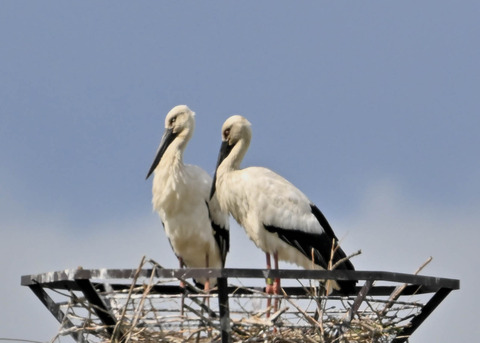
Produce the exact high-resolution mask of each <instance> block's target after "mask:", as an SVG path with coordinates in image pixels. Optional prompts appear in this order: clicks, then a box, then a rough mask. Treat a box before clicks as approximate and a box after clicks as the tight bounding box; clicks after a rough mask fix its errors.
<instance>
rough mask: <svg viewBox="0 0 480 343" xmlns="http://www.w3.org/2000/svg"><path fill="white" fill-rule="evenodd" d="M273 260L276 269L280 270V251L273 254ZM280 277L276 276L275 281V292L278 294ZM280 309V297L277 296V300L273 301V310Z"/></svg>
mask: <svg viewBox="0 0 480 343" xmlns="http://www.w3.org/2000/svg"><path fill="white" fill-rule="evenodd" d="M273 261H274V264H275V270H278V252H275V253H274V254H273ZM280 289H281V288H280V278H279V277H278V278H275V281H274V283H273V294H275V295H278V294H280ZM277 310H278V298H275V301H274V303H273V311H274V312H277Z"/></svg>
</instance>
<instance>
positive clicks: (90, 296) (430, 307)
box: [21, 268, 460, 343]
mask: <svg viewBox="0 0 480 343" xmlns="http://www.w3.org/2000/svg"><path fill="white" fill-rule="evenodd" d="M153 272H154V273H155V277H157V278H177V279H179V280H185V279H189V278H200V277H203V278H206V277H208V278H217V279H218V297H219V314H220V328H221V334H222V342H225V343H226V342H231V327H230V313H229V304H228V299H229V295H230V294H232V292H234V291H235V292H236V294H238V292H239V290H238V289H237V288H236V287H229V286H228V279H229V278H247V279H266V278H282V279H306V280H308V279H313V280H318V279H322V280H359V281H360V280H364V281H365V283H364V285H363V286H362V287H357V288H356V291H355V293H354V294H348V295H349V296H355V300H354V302H353V305H352V307H351V309H350V311H349V318H350V320H351V318H353V316H354V315H355V312H356V311H357V310H358V308H359V306H360V304H361V303H362V302H363V301H364V299H365V297H366V296H367V295H368V296H389V295H393V293H394V292H395V290H396V289H398V288H397V287H396V286H399V285H400V286H402V287H403V289H402V291H401V295H402V296H404V295H413V294H431V295H432V296H431V298H430V299H429V300H428V301H427V302H426V303H425V304H424V306H423V308H422V310H421V311H420V313H419V314H418V315H416V316H414V317H413V318H412V319H411V321H410V325H408V326H406V327H405V328H404V329H403V330H402V331H401V332H400V333H399V334H397V336H396V338H395V339H394V340H393V341H392V342H394V343H402V342H406V341H407V340H408V338H409V337H410V336H411V335H412V334H413V333H414V332H415V331H416V330H417V329H418V327H419V326H420V325H421V324H422V323H423V322H424V321H425V319H426V318H427V317H428V316H429V315H430V314H431V313H432V312H433V311H434V310H435V308H436V307H437V306H438V305H439V304H440V303H441V302H442V301H443V300H444V299H445V297H446V296H447V295H448V294H449V293H450V292H451V291H453V290H457V289H459V288H460V281H459V280H456V279H446V278H438V277H431V276H420V275H413V274H403V273H394V272H383V271H343V270H333V271H325V270H298V269H296V270H290V269H278V270H274V269H271V270H269V269H232V268H226V269H209V268H205V269H157V268H155V269H141V270H137V269H76V270H64V271H57V272H50V273H44V274H37V275H24V276H22V278H21V285H22V286H28V287H29V288H30V289H31V290H32V291H33V292H34V293H35V295H36V296H37V297H38V298H39V299H40V301H41V302H42V303H43V304H44V305H45V306H46V307H47V309H48V310H49V311H50V312H51V313H52V314H53V316H54V317H55V318H56V319H57V320H58V321H59V322H60V323H65V322H66V323H67V326H69V325H70V326H73V324H72V323H71V322H68V318H66V316H65V313H63V312H62V310H61V309H60V306H59V305H58V304H56V303H55V301H54V300H53V299H52V298H51V297H50V296H49V295H48V294H47V293H46V292H45V290H44V288H47V289H55V290H70V291H81V292H82V293H83V294H84V296H85V298H86V299H87V300H88V301H89V302H90V303H91V304H93V305H94V309H95V313H96V315H97V316H98V318H99V319H100V320H101V321H102V322H103V323H104V324H105V325H107V326H109V327H114V326H115V324H116V319H115V316H114V315H113V314H111V313H110V312H109V310H108V308H107V306H106V304H105V303H104V301H103V300H102V298H101V297H100V295H99V294H98V292H99V291H98V290H101V289H102V287H103V282H105V281H107V280H120V279H124V280H125V279H126V280H132V279H134V277H145V278H148V277H150V276H151V275H152V273H153ZM93 280H97V281H99V282H93ZM100 281H101V282H100ZM375 281H389V282H393V283H398V284H397V285H396V286H374V282H375ZM109 284H110V286H111V287H112V288H113V289H126V288H128V287H130V285H128V284H125V283H110V282H109ZM250 289H251V290H252V291H253V290H255V289H257V290H258V287H257V288H255V287H251V288H250ZM283 289H284V291H285V293H286V294H287V295H295V294H305V292H306V291H305V289H304V288H302V287H284V288H283ZM153 291H154V292H156V293H158V294H181V293H183V292H184V291H185V290H184V288H181V287H179V286H173V285H155V286H154V287H153ZM243 292H249V289H248V288H247V289H243ZM332 295H335V293H332ZM397 295H400V294H397ZM109 334H111V335H113V334H114V332H113V329H109ZM117 334H118V335H117ZM115 336H116V337H121V333H116V332H115ZM72 337H73V338H74V339H75V340H76V341H77V342H79V343H88V342H85V340H84V339H83V337H82V336H81V335H78V334H76V333H72Z"/></svg>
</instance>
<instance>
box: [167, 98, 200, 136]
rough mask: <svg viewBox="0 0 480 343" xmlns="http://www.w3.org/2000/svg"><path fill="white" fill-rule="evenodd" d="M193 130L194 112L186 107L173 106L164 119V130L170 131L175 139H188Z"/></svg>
mask: <svg viewBox="0 0 480 343" xmlns="http://www.w3.org/2000/svg"><path fill="white" fill-rule="evenodd" d="M194 129H195V112H193V111H192V110H190V109H189V108H188V106H187V105H178V106H175V107H174V108H172V109H171V110H170V112H168V114H167V116H166V117H165V130H166V131H171V133H172V134H173V135H175V137H177V136H179V137H183V139H184V140H188V139H190V137H191V136H192V134H193V130H194Z"/></svg>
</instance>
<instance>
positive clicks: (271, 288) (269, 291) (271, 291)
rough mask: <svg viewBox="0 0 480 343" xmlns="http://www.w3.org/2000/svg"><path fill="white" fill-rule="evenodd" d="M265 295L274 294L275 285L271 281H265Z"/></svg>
mask: <svg viewBox="0 0 480 343" xmlns="http://www.w3.org/2000/svg"><path fill="white" fill-rule="evenodd" d="M265 293H267V294H276V293H275V284H274V283H273V282H272V279H267V284H266V285H265Z"/></svg>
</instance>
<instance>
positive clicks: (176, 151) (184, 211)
mask: <svg viewBox="0 0 480 343" xmlns="http://www.w3.org/2000/svg"><path fill="white" fill-rule="evenodd" d="M194 116H195V113H194V112H192V111H191V110H190V109H189V108H188V107H187V106H185V105H179V106H175V107H174V108H173V109H172V110H170V112H168V114H167V116H166V118H165V132H164V134H163V137H162V140H161V142H160V146H159V147H158V150H157V154H156V156H155V159H154V161H153V164H152V166H151V167H150V170H149V171H148V174H147V179H148V177H149V176H150V175H151V174H152V173H153V172H154V173H155V175H154V177H153V187H152V193H153V198H152V204H153V208H154V209H155V210H156V211H157V212H158V214H159V215H160V218H161V220H162V224H163V226H164V228H165V233H166V235H167V237H168V240H169V242H170V245H171V246H172V249H173V251H174V253H175V255H176V256H177V258H178V260H179V262H180V267H181V268H182V267H184V266H187V267H190V268H223V267H224V265H225V258H226V256H227V252H228V249H229V231H228V229H229V224H228V212H222V211H220V208H219V205H218V201H217V199H216V198H215V197H213V198H211V199H210V197H209V192H210V189H211V185H212V178H211V177H210V175H208V173H207V172H206V171H204V170H203V169H201V168H200V167H198V166H194V165H188V164H187V165H186V164H183V152H184V150H185V147H186V145H187V143H188V141H189V139H190V138H191V137H192V135H193V131H194V129H195V118H194ZM195 281H196V282H198V283H201V284H203V285H204V288H205V290H207V291H208V289H209V287H210V283H211V281H210V280H206V279H197V280H195ZM212 281H213V280H212ZM215 283H216V281H213V284H215ZM212 286H213V285H212Z"/></svg>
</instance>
